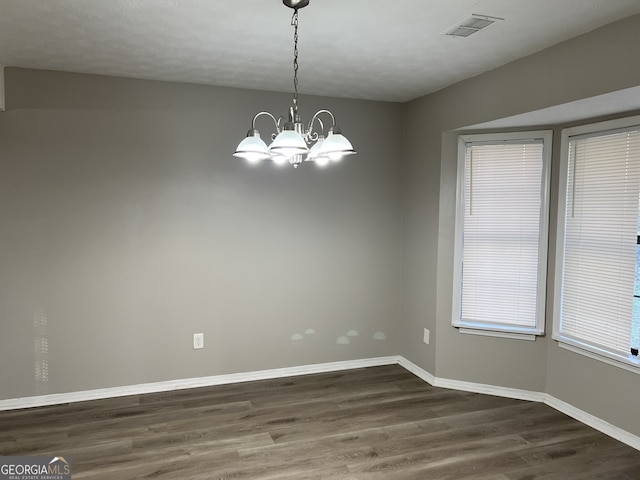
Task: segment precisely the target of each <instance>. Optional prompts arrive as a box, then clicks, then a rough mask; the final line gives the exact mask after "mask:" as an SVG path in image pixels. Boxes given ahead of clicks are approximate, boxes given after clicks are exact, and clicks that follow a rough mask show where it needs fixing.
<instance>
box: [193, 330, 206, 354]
mask: <svg viewBox="0 0 640 480" xmlns="http://www.w3.org/2000/svg"><path fill="white" fill-rule="evenodd" d="M200 348H204V333H194V334H193V349H194V350H198V349H200Z"/></svg>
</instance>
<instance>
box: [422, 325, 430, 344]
mask: <svg viewBox="0 0 640 480" xmlns="http://www.w3.org/2000/svg"><path fill="white" fill-rule="evenodd" d="M429 337H430V332H429V330H428V329H426V328H425V329H424V336H423V337H422V339H423V340H424V343H426V344H427V345H429Z"/></svg>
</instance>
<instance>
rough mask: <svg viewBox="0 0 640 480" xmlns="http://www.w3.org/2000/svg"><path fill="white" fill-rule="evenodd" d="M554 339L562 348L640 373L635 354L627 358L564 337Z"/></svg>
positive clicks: (638, 360) (639, 361)
mask: <svg viewBox="0 0 640 480" xmlns="http://www.w3.org/2000/svg"><path fill="white" fill-rule="evenodd" d="M554 339H555V340H556V341H557V342H558V346H559V347H560V348H563V349H565V350H569V351H570V352H573V353H577V354H579V355H583V356H585V357H589V358H592V359H594V360H598V361H600V362H603V363H606V364H608V365H612V366H614V367H618V368H622V369H623V370H627V371H629V372H633V373H637V374H640V359H638V358H637V357H634V356H633V355H629V356H628V357H626V358H625V357H623V356H622V355H620V356H617V355H613V354H609V353H604V352H599V351H597V350H596V349H594V348H591V347H589V346H588V345H584V344H580V343H579V342H572V341H571V340H567V339H564V338H554Z"/></svg>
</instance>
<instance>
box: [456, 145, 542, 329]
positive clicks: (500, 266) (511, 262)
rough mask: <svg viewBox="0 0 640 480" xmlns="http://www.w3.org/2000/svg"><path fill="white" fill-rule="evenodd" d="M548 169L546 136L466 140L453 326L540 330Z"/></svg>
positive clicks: (459, 211) (459, 215) (459, 213)
mask: <svg viewBox="0 0 640 480" xmlns="http://www.w3.org/2000/svg"><path fill="white" fill-rule="evenodd" d="M546 174H547V169H546V168H545V145H544V143H543V140H542V139H527V140H522V139H512V140H507V141H497V142H466V143H465V153H464V177H463V181H462V182H461V183H460V182H459V188H460V186H461V187H462V188H463V198H462V199H461V198H460V197H459V199H458V202H459V206H458V217H462V218H458V222H459V223H458V229H459V235H460V236H461V239H459V240H458V242H459V246H460V248H459V249H460V250H461V254H460V257H461V258H459V259H457V261H458V262H459V263H460V265H459V267H458V268H459V269H460V274H459V277H460V278H459V279H458V280H457V281H459V282H460V286H459V290H458V291H459V298H458V299H456V300H457V301H458V302H459V306H458V308H457V309H456V308H454V319H453V320H454V321H453V324H454V325H455V326H460V327H467V328H480V329H487V330H498V331H507V332H516V333H529V334H531V333H542V331H543V328H544V320H543V315H544V288H545V281H546V244H547V240H546V239H547V228H546V223H547V218H548V217H547V213H546V212H547V202H546V195H547V188H546V181H545V178H546ZM461 207H463V208H461Z"/></svg>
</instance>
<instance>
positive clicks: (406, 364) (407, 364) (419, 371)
mask: <svg viewBox="0 0 640 480" xmlns="http://www.w3.org/2000/svg"><path fill="white" fill-rule="evenodd" d="M398 364H399V365H400V366H401V367H403V368H404V369H405V370H409V371H410V372H411V373H413V374H414V375H415V376H416V377H418V378H421V379H422V380H424V381H425V382H427V383H428V384H429V385H434V384H435V383H436V377H434V376H433V375H432V374H430V373H429V372H427V371H426V370H424V369H423V368H420V367H419V366H417V365H416V364H415V363H413V362H411V361H409V360H407V359H406V358H404V357H398ZM434 386H435V385H434Z"/></svg>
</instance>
